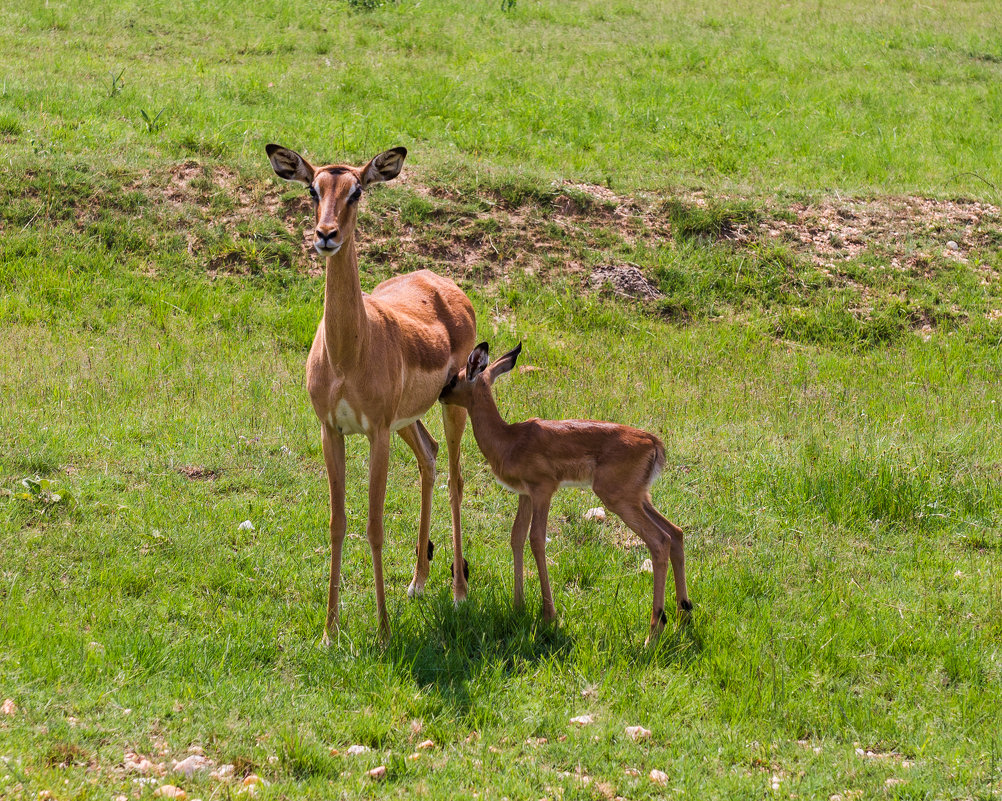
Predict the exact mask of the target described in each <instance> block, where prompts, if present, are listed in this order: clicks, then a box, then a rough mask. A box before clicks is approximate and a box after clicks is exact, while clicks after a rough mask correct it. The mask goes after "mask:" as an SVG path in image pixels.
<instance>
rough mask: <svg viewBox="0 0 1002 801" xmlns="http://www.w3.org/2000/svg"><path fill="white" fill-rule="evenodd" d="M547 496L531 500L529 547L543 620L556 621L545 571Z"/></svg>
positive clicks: (554, 607) (550, 494) (548, 510)
mask: <svg viewBox="0 0 1002 801" xmlns="http://www.w3.org/2000/svg"><path fill="white" fill-rule="evenodd" d="M552 495H553V493H552V492H550V493H549V494H547V495H534V496H533V498H532V524H531V525H530V527H529V545H530V546H531V547H532V555H533V556H534V557H535V558H536V568H537V569H538V570H539V592H540V595H541V596H542V599H543V620H547V621H551V620H556V619H557V607H556V606H554V605H553V593H552V592H551V591H550V575H549V573H547V571H546V520H547V518H548V517H549V516H550V498H551V497H552Z"/></svg>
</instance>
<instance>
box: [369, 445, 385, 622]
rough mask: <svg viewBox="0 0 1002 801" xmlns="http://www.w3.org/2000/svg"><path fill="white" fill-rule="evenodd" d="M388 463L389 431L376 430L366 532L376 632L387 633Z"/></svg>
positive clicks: (370, 471)
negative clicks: (385, 543) (385, 521)
mask: <svg viewBox="0 0 1002 801" xmlns="http://www.w3.org/2000/svg"><path fill="white" fill-rule="evenodd" d="M389 465H390V432H389V431H388V430H386V429H383V430H379V431H376V432H375V433H374V434H373V435H372V437H371V438H370V440H369V522H368V525H367V526H366V530H365V535H366V538H367V539H368V540H369V548H370V550H371V551H372V572H373V577H374V578H375V582H376V611H377V613H378V614H379V636H380V638H381V639H383V640H387V639H389V636H390V618H389V615H387V614H386V594H385V590H384V587H383V505H384V504H385V502H386V472H387V470H388V469H389Z"/></svg>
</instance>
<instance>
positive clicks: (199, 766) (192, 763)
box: [174, 754, 212, 779]
mask: <svg viewBox="0 0 1002 801" xmlns="http://www.w3.org/2000/svg"><path fill="white" fill-rule="evenodd" d="M211 764H212V762H210V761H209V760H208V759H206V758H205V757H204V756H202V755H201V754H192V755H191V756H189V757H187V758H186V759H182V760H181V761H180V762H175V763H174V773H179V774H181V775H182V776H184V777H185V778H186V779H190V778H191V777H192V776H194V775H195V774H196V773H201V772H202V771H204V770H208V768H209V766H210V765H211Z"/></svg>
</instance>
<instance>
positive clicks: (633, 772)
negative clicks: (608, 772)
mask: <svg viewBox="0 0 1002 801" xmlns="http://www.w3.org/2000/svg"><path fill="white" fill-rule="evenodd" d="M623 772H624V773H625V774H626V775H627V776H639V775H640V771H639V770H637V769H636V768H626V769H625V770H624V771H623Z"/></svg>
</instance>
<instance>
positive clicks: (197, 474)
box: [177, 465, 219, 481]
mask: <svg viewBox="0 0 1002 801" xmlns="http://www.w3.org/2000/svg"><path fill="white" fill-rule="evenodd" d="M177 472H178V473H180V474H181V475H182V476H184V477H185V478H187V479H188V480H189V481H215V480H216V479H217V478H219V471H218V470H212V469H211V468H208V467H202V466H200V465H185V466H183V467H179V468H177Z"/></svg>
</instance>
